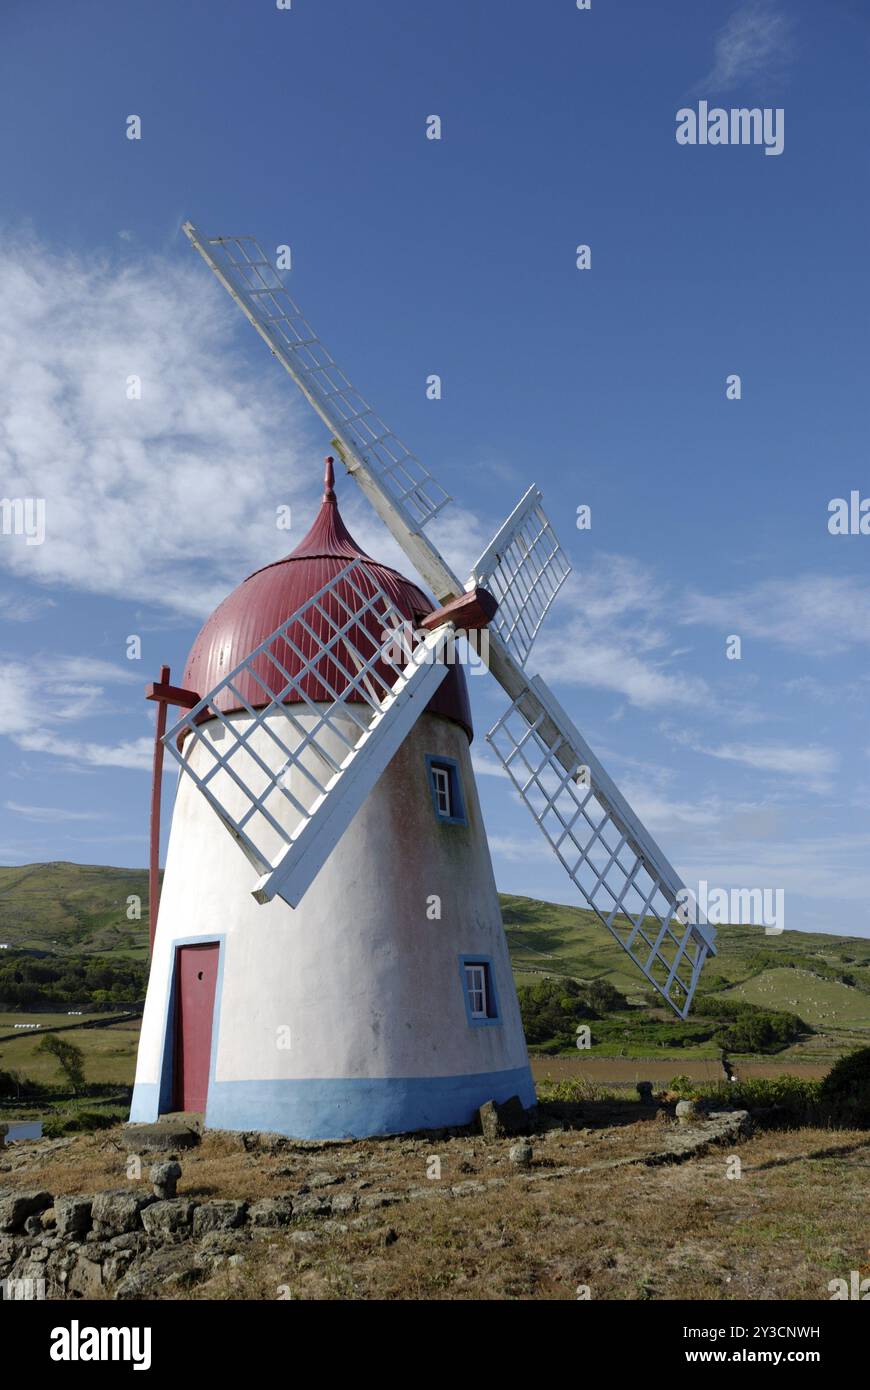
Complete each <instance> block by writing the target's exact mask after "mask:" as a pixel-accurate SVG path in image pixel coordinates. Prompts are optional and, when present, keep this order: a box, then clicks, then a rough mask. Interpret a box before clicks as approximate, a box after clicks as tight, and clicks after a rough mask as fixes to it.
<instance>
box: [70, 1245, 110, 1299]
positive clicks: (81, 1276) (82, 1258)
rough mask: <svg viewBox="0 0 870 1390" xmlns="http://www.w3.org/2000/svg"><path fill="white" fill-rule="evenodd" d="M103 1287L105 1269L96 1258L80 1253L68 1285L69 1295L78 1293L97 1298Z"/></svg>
mask: <svg viewBox="0 0 870 1390" xmlns="http://www.w3.org/2000/svg"><path fill="white" fill-rule="evenodd" d="M102 1287H103V1271H102V1268H101V1266H100V1265H99V1263H98V1262H97V1261H96V1260H91V1259H89V1258H88V1256H87V1255H79V1257H78V1259H77V1260H76V1262H75V1264H74V1265H73V1267H72V1269H71V1270H70V1275H69V1280H68V1282H67V1286H66V1292H67V1296H69V1294H78V1296H79V1297H80V1298H96V1297H98V1296H99V1294H100V1291H101V1290H102Z"/></svg>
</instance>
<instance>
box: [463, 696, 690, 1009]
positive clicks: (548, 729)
mask: <svg viewBox="0 0 870 1390" xmlns="http://www.w3.org/2000/svg"><path fill="white" fill-rule="evenodd" d="M527 695H528V696H530V697H531V698H530V699H528V700H526V701H525V703H526V705H527V706H530V708H528V709H527V710H524V709H523V705H524V700H523V698H522V697H521V698H520V699H519V700H517V701H515V702H514V703H513V704H512V705H511V706H510V708H509V709H508V710H507V711H506V713H505V714H504V715H503V716H502V717H501V719H499V721H498V722H497V723H496V724H495V725H494V727H493V728H492V729H491V730H490V732H489V733H488V734H487V739H488V740H489V743H490V744H491V745H492V748H493V749H494V751H495V753H496V755H497V756H498V758H499V759H500V761H501V762H502V764H503V766H504V767H505V769H506V770H507V772H508V775H509V776H510V778H511V780H512V781H513V784H514V786H515V787H516V789H517V791H518V792H519V794H520V796H521V798H522V800H523V801H524V802H525V803H526V805H527V806H528V808H529V810H530V811H531V813H532V816H533V818H534V820H535V823H536V824H537V825H538V826H539V828H540V829H541V831H542V832H543V834H544V835H545V836H546V838H547V840H548V841H549V843H550V845H551V846H552V848H553V850H554V852H555V854H556V857H557V858H558V859H559V861H560V862H561V864H562V865H563V866H564V868H565V869H566V870H567V872H568V875H569V877H570V878H571V880H572V881H573V882H574V884H575V885H576V886H577V888H579V890H580V892H581V893H582V894H583V896H584V898H585V899H586V901H587V902H588V903H589V905H590V907H591V908H592V909H593V910H594V912H595V913H596V914H597V916H598V917H599V918H600V920H601V921H602V922H603V923H604V925H605V927H607V929H608V931H609V932H611V934H612V935H613V937H614V938H615V939H616V941H618V943H619V945H620V946H621V947H622V948H623V950H624V951H626V952H627V953H628V955H629V956H630V957H631V959H632V960H633V961H634V963H635V964H636V965H637V966H639V968H640V969H641V970H642V972H643V974H644V975H645V976H646V978H647V979H648V980H649V982H650V984H652V985H653V986H654V987H655V989H656V990H658V992H659V993H660V994H661V995H662V996H663V998H664V999H665V1000H666V1001H667V1003H668V1004H670V1006H671V1008H672V1009H674V1011H675V1012H676V1013H677V1014H678V1015H679V1016H680V1018H685V1017H686V1014H687V1013H688V1011H689V1007H690V1005H691V1001H692V995H693V994H694V992H695V987H696V985H697V982H698V976H699V974H700V971H701V967H702V966H703V964H704V961H705V960H706V958H707V956H708V955H709V954H710V953H711V952H715V947H714V939H715V932H714V930H713V928H712V927H710V926H709V924H708V923H706V922H704V921H695V920H681V917H682V918H685V917H686V916H687V913H686V905H685V899H684V898H683V897H682V896H681V891H682V890H683V884H682V883H681V881H680V879H679V877H678V875H677V873H676V871H675V870H674V869H673V867H672V866H671V865H670V864H669V863H668V861H667V859H666V858H665V856H664V855H663V854H662V852H661V850H660V849H659V847H658V846H657V845H656V843H655V841H654V840H653V839H652V837H651V836H650V834H649V832H648V831H647V830H646V829H645V827H644V826H643V825H642V824H641V822H640V821H639V820H638V818H637V817H636V816H635V814H634V812H633V811H632V809H631V807H630V806H629V805H628V803H627V801H626V800H625V798H624V797H623V796H622V795H621V793H620V792H619V791H618V790H617V788H616V787H615V786H614V784H613V783H612V781H611V780H610V778H609V777H608V775H607V773H606V772H605V771H604V768H603V767H602V766H601V764H600V763H599V761H598V759H597V758H596V757H595V755H594V753H593V752H592V750H591V749H590V748H589V746H588V744H587V743H586V742H585V740H584V739H583V738H582V737H581V735H580V734H579V733H578V731H577V730H576V729H575V728H574V726H573V724H572V723H571V721H570V720H569V719H568V717H567V715H565V713H564V711H563V710H562V709H561V708H560V706H559V705H558V702H557V701H556V699H555V697H554V696H553V695H552V693H551V692H550V691H549V690H548V689H547V687H546V685H545V684H544V682H543V681H542V680H541V679H540V677H535V678H534V680H532V681H531V682H530V686H529V690H528V692H527ZM529 715H531V718H530V717H529ZM678 913H679V914H680V915H679V916H678Z"/></svg>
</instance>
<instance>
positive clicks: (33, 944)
mask: <svg viewBox="0 0 870 1390" xmlns="http://www.w3.org/2000/svg"><path fill="white" fill-rule="evenodd" d="M130 896H134V897H136V898H137V899H138V900H139V904H140V912H141V916H140V918H139V920H134V921H129V920H128V919H127V915H126V914H127V901H128V898H129V897H130ZM501 905H502V914H503V918H504V923H505V931H506V935H507V940H508V944H509V947H510V952H511V959H512V963H513V967H514V973H515V977H516V980H517V983H518V985H523V984H535V983H538V982H540V981H541V980H542V979H545V978H551V979H552V978H555V979H570V980H576V981H581V982H582V981H589V980H597V979H601V980H605V981H607V982H608V983H609V984H611V985H613V986H614V987H615V988H616V989H618V990H619V991H620V992H621V993H623V994H624V995H625V996H626V998H627V999H628V1001H629V1004H630V1005H631V1006H632V1007H631V1009H630V1010H629V1011H628V1013H625V1012H622V1013H615V1014H612V1015H611V1016H610V1017H609V1018H608V1019H607V1020H606V1026H605V1025H602V1026H600V1027H599V1029H598V1033H599V1037H598V1039H597V1040H596V1043H595V1045H594V1047H593V1049H592V1051H591V1053H586V1054H584V1055H582V1056H581V1055H579V1054H578V1055H577V1056H573V1055H571V1054H570V1053H567V1054H563V1055H562V1058H561V1059H555V1058H552V1059H550V1058H548V1059H546V1061H545V1063H544V1065H545V1066H546V1065H547V1063H549V1062H552V1061H555V1060H561V1061H562V1062H563V1063H564V1066H565V1067H566V1068H567V1069H568V1071H569V1072H571V1074H574V1073H576V1072H579V1074H583V1069H584V1068H587V1067H589V1068H592V1071H591V1072H590V1075H592V1074H594V1075H595V1076H596V1077H599V1078H603V1079H616V1077H617V1075H618V1074H619V1075H621V1074H622V1072H623V1067H622V1063H623V1062H625V1063H627V1064H628V1065H627V1067H626V1068H625V1070H626V1073H631V1074H632V1075H633V1071H634V1070H635V1069H636V1068H635V1066H634V1064H635V1063H638V1064H641V1063H643V1062H647V1063H648V1065H646V1066H643V1065H641V1066H640V1067H639V1070H640V1071H643V1072H644V1073H647V1074H649V1075H650V1076H654V1077H655V1078H656V1079H658V1078H659V1077H661V1078H663V1079H667V1078H666V1077H665V1075H664V1074H665V1073H667V1074H668V1076H669V1075H673V1074H675V1073H677V1072H682V1071H686V1072H690V1074H692V1075H693V1076H694V1075H697V1076H698V1077H699V1078H702V1077H706V1076H707V1075H708V1073H710V1072H711V1071H712V1072H714V1073H715V1072H716V1071H717V1068H718V1056H719V1048H718V1046H717V1045H716V1043H715V1042H713V1041H712V1040H710V1039H706V1040H700V1041H687V1043H686V1045H685V1046H682V1047H674V1046H672V1045H670V1044H665V1045H664V1046H659V1045H658V1044H657V1043H654V1042H649V1041H646V1040H644V1039H643V1038H640V1039H638V1038H637V1037H636V1036H635V1033H636V1027H635V1028H634V1031H633V1026H634V1025H636V1024H637V1022H638V1021H641V1022H642V1021H643V1020H644V1019H647V1020H650V1021H656V1020H665V1021H670V1020H669V1015H668V1013H667V1011H666V1010H656V1009H654V1008H651V1007H650V1006H649V1005H648V1004H647V1003H646V1002H645V999H644V996H645V994H646V990H647V984H646V981H645V980H644V979H643V977H642V976H641V974H640V972H639V971H636V970H634V968H633V967H632V965H631V963H630V962H629V961H628V960H627V957H626V956H625V954H624V952H623V951H622V950H621V948H620V947H619V946H618V945H617V944H616V942H615V941H614V940H613V938H612V937H611V936H610V934H609V933H608V932H607V931H606V930H605V929H604V928H603V926H602V925H601V923H600V922H599V921H598V919H597V918H596V917H595V916H594V914H593V913H591V912H589V911H586V910H584V909H582V908H574V907H565V906H562V905H559V904H556V903H549V902H543V901H539V900H536V899H531V898H522V897H516V896H508V895H502V896H501ZM147 914H148V897H147V875H146V873H145V871H144V870H140V869H123V868H111V867H104V866H100V865H81V864H67V863H60V862H58V863H50V864H31V865H23V866H21V867H18V868H0V942H8V943H9V945H10V947H12V948H13V949H18V950H26V951H29V952H45V953H48V954H50V955H53V956H57V955H63V956H73V955H74V956H82V955H87V956H93V955H101V956H105V957H108V958H113V957H114V958H117V957H119V956H120V957H125V958H132V959H136V960H145V959H147ZM719 945H720V952H719V954H718V956H717V957H716V958H715V959H713V960H711V961H710V962H709V963H708V965H707V967H706V969H705V972H704V975H703V976H702V982H701V988H702V990H704V991H706V992H707V993H709V994H712V995H714V996H715V997H717V998H721V999H726V1000H745V1001H746V1002H748V1003H750V1004H754V1005H756V1006H761V1007H765V1008H768V1009H779V1010H786V1011H788V1012H791V1013H795V1014H798V1015H799V1016H800V1017H801V1018H803V1019H804V1020H805V1021H806V1022H807V1023H808V1024H809V1025H810V1026H811V1027H812V1028H813V1029H814V1030H815V1031H814V1032H813V1033H812V1034H810V1035H808V1036H806V1037H804V1038H802V1039H801V1040H800V1041H798V1042H794V1043H792V1044H791V1045H790V1046H789V1047H788V1048H786V1049H785V1050H784V1051H782V1052H780V1053H779V1054H777V1055H776V1056H775V1057H770V1058H763V1057H762V1058H756V1059H755V1061H754V1062H753V1065H756V1064H757V1065H758V1066H761V1067H763V1068H764V1069H765V1070H764V1071H763V1072H762V1073H759V1074H764V1075H769V1074H771V1072H770V1071H769V1070H767V1069H768V1068H773V1069H774V1071H773V1074H780V1073H781V1072H783V1071H788V1070H789V1069H792V1068H794V1069H795V1070H797V1071H801V1070H802V1069H803V1068H806V1067H810V1068H813V1069H815V1070H814V1071H813V1074H818V1072H819V1070H821V1071H822V1072H823V1071H824V1070H827V1068H828V1067H829V1066H830V1064H831V1062H832V1061H833V1060H834V1059H835V1058H837V1057H838V1056H841V1055H842V1054H843V1053H844V1052H848V1051H852V1050H854V1049H856V1048H858V1047H861V1046H867V1045H868V1044H870V940H867V939H865V938H861V937H848V936H833V935H826V934H823V933H803V932H784V933H783V934H782V935H781V936H765V935H764V932H763V930H762V929H761V928H753V927H735V926H725V927H721V928H720V929H719ZM4 955H5V953H4ZM0 958H3V957H0ZM5 958H6V959H7V960H9V959H10V957H5ZM837 975H839V976H845V977H847V979H848V980H849V981H851V982H850V983H847V982H845V981H844V980H843V979H837V978H831V977H832V976H837ZM122 1007H123V1006H119V1010H120V1009H121V1008H122ZM88 1017H93V1015H88ZM25 1020H26V1021H30V1022H39V1023H41V1024H42V1025H43V1027H42V1029H40V1032H42V1031H44V1030H45V1029H46V1028H51V1027H62V1028H64V1029H67V1028H69V1025H70V1023H71V1021H72V1020H71V1019H70V1017H69V1015H68V1014H67V1013H66V1010H65V1009H64V1010H62V1011H59V1012H58V1013H51V1012H48V1011H46V1012H42V1013H32V1014H30V1013H28V1014H24V1013H16V1012H11V1011H6V1012H2V1013H0V1037H2V1035H6V1037H5V1040H0V1071H3V1070H6V1071H18V1072H22V1073H24V1074H25V1075H26V1076H28V1077H31V1078H32V1079H33V1080H34V1081H39V1082H50V1081H52V1080H56V1079H57V1078H58V1075H59V1073H58V1069H57V1066H56V1063H54V1062H53V1061H52V1060H51V1058H49V1057H46V1056H44V1055H41V1054H40V1053H39V1052H38V1051H37V1049H38V1045H39V1036H38V1035H36V1036H34V1035H33V1034H31V1033H25V1032H23V1030H22V1031H20V1032H19V1033H18V1034H17V1035H16V1036H13V1037H9V1036H8V1035H9V1034H10V1033H14V1031H15V1030H14V1029H13V1028H12V1025H13V1024H14V1023H16V1022H20V1021H25ZM82 1021H84V1019H83V1020H82ZM678 1026H679V1027H682V1025H678ZM689 1026H690V1025H689ZM64 1036H65V1037H66V1038H68V1039H69V1040H70V1041H72V1042H75V1043H76V1044H77V1045H78V1046H81V1048H82V1050H83V1052H84V1054H85V1073H86V1078H87V1080H88V1081H89V1082H94V1083H112V1084H114V1083H118V1084H121V1085H129V1084H131V1082H132V1077H133V1070H134V1065H135V1052H136V1039H137V1025H136V1024H135V1022H133V1023H126V1024H121V1025H116V1026H114V1027H112V1028H108V1029H102V1028H101V1029H72V1030H71V1031H68V1032H65V1033H64ZM687 1038H688V1028H687ZM617 1064H618V1065H617ZM690 1064H691V1067H690ZM651 1066H654V1067H655V1068H656V1070H655V1072H654V1073H653V1071H651ZM659 1068H660V1070H659ZM692 1068H695V1070H692ZM808 1074H809V1073H808Z"/></svg>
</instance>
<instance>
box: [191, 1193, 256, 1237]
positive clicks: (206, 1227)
mask: <svg viewBox="0 0 870 1390" xmlns="http://www.w3.org/2000/svg"><path fill="white" fill-rule="evenodd" d="M247 1209H248V1204H247V1202H230V1201H225V1202H203V1204H202V1206H201V1207H197V1209H196V1211H195V1212H194V1215H193V1234H194V1235H195V1236H202V1235H205V1234H206V1233H207V1232H208V1231H232V1230H234V1229H235V1228H236V1226H241V1224H242V1222H243V1221H244V1219H245V1212H246V1211H247Z"/></svg>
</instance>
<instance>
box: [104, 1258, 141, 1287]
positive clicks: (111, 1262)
mask: <svg viewBox="0 0 870 1390" xmlns="http://www.w3.org/2000/svg"><path fill="white" fill-rule="evenodd" d="M135 1258H136V1252H135V1250H119V1251H118V1253H117V1255H110V1256H109V1257H108V1259H106V1260H103V1278H104V1279H105V1281H106V1283H108V1284H117V1282H118V1280H119V1279H122V1278H123V1277H124V1275H125V1274H126V1272H127V1270H128V1269H129V1268H130V1263H131V1261H132V1260H135Z"/></svg>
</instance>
